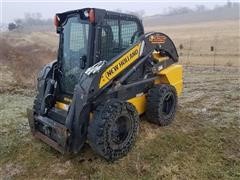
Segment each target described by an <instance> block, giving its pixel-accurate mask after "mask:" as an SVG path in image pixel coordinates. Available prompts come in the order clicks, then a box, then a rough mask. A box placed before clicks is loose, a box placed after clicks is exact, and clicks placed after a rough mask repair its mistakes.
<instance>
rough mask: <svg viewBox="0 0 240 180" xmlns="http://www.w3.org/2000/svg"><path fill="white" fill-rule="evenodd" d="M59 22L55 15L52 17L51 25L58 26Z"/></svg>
mask: <svg viewBox="0 0 240 180" xmlns="http://www.w3.org/2000/svg"><path fill="white" fill-rule="evenodd" d="M59 21H60V19H59V17H58V16H57V15H55V16H54V20H53V23H54V25H55V26H56V27H58V26H59V24H60V23H59Z"/></svg>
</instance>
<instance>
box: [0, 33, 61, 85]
mask: <svg viewBox="0 0 240 180" xmlns="http://www.w3.org/2000/svg"><path fill="white" fill-rule="evenodd" d="M50 35H51V34H49V35H48V36H49V38H48V39H49V40H48V39H47V38H46V39H45V40H44V34H39V33H32V34H30V35H29V34H22V33H8V34H3V35H2V36H1V37H0V54H1V59H0V64H1V65H2V66H7V68H5V70H6V72H5V73H6V74H9V73H12V76H13V81H11V84H14V83H17V84H18V85H21V86H28V87H29V86H33V85H34V84H35V83H34V81H35V80H36V76H37V74H38V71H39V69H40V68H41V67H42V66H43V65H44V64H46V63H48V62H50V61H52V60H53V59H55V58H56V47H57V44H56V43H53V40H51V39H54V37H51V36H50ZM42 36H43V38H42ZM45 36H46V35H45ZM37 37H38V38H37ZM8 71H10V72H8ZM2 78H3V79H4V78H6V76H5V77H2Z"/></svg>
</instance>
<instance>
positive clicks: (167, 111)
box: [146, 84, 178, 126]
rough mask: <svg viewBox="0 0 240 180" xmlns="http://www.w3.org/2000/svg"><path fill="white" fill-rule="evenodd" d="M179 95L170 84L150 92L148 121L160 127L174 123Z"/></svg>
mask: <svg viewBox="0 0 240 180" xmlns="http://www.w3.org/2000/svg"><path fill="white" fill-rule="evenodd" d="M177 101H178V99H177V93H176V90H175V88H174V87H173V86H171V85H168V84H161V85H157V86H155V87H153V88H151V89H149V91H148V97H147V105H146V116H147V119H148V121H150V122H152V123H155V124H158V125H160V126H167V125H169V124H171V123H172V121H173V120H174V117H175V114H176V108H177Z"/></svg>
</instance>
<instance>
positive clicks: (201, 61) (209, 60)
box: [145, 20, 240, 66]
mask: <svg viewBox="0 0 240 180" xmlns="http://www.w3.org/2000/svg"><path fill="white" fill-rule="evenodd" d="M145 30H146V31H160V32H163V33H166V34H167V35H169V36H170V37H171V38H172V39H173V41H174V43H175V44H176V47H177V48H178V53H179V55H180V62H181V63H183V64H187V65H214V61H215V65H221V66H225V65H226V66H229V65H230V66H240V33H239V32H240V26H239V21H231V20H228V21H217V22H203V23H196V24H187V25H172V26H152V27H146V28H145ZM180 44H182V45H183V49H182V50H180V49H179V46H180ZM211 46H213V47H214V49H215V51H213V52H211V51H210V47H211ZM214 59H215V60H214Z"/></svg>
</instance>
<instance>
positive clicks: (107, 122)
mask: <svg viewBox="0 0 240 180" xmlns="http://www.w3.org/2000/svg"><path fill="white" fill-rule="evenodd" d="M138 128H139V116H138V114H137V111H136V109H135V107H134V106H133V105H132V104H130V103H127V102H122V101H119V100H117V99H110V100H108V101H107V102H106V103H104V104H100V105H99V106H98V107H97V109H96V111H95V112H94V113H93V119H92V120H91V121H90V125H89V127H88V141H89V144H90V146H91V147H92V149H93V150H94V151H95V152H96V153H97V154H99V155H100V156H102V157H103V158H105V159H106V160H109V161H114V160H117V159H119V158H121V157H123V156H125V155H126V154H127V153H128V152H129V151H130V150H131V148H132V147H133V145H134V143H135V140H136V136H137V133H138Z"/></svg>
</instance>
